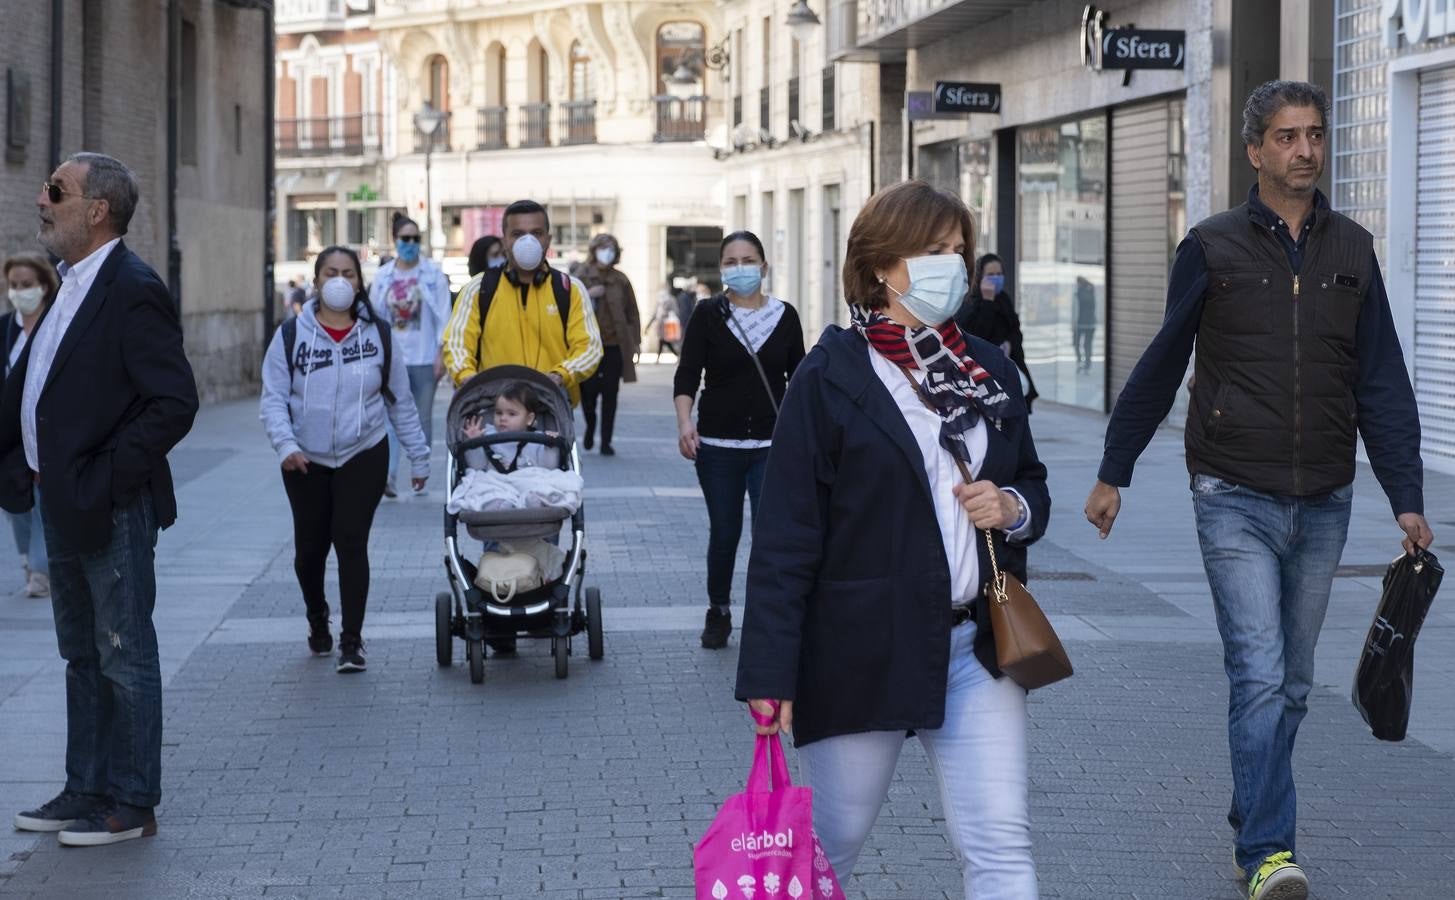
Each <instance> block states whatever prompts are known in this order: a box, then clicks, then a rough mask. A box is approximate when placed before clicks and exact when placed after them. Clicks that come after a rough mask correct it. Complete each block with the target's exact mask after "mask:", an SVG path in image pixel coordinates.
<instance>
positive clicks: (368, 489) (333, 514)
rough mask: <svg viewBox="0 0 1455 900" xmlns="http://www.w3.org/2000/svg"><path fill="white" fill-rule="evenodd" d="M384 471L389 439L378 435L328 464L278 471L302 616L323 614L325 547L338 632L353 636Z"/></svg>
mask: <svg viewBox="0 0 1455 900" xmlns="http://www.w3.org/2000/svg"><path fill="white" fill-rule="evenodd" d="M388 471H389V441H388V440H387V439H386V440H382V441H380V442H379V443H377V444H375V445H374V446H373V447H371V448H370V449H368V450H365V451H364V452H363V453H360V454H359V455H358V456H355V457H354V458H353V459H351V460H349V461H348V462H346V463H344V464H343V465H341V466H339V467H338V468H337V469H330V468H329V467H328V466H320V465H319V464H318V463H309V464H308V471H307V472H306V473H304V472H288V471H285V472H284V473H283V487H284V488H285V489H286V490H287V491H288V503H289V505H290V506H292V507H293V570H294V571H295V572H296V573H298V586H299V587H300V588H301V589H302V590H303V602H304V604H305V606H306V607H307V609H308V621H309V622H310V623H315V624H319V625H322V624H323V623H324V622H326V621H327V620H328V600H327V599H326V598H325V596H324V593H323V571H324V566H325V565H326V564H327V563H328V550H329V548H330V547H332V548H333V550H334V554H335V555H336V556H337V558H338V584H339V606H340V608H341V610H342V613H343V626H342V628H341V629H340V630H341V632H342V633H341V637H342V638H354V639H357V638H359V636H360V634H361V633H362V631H363V628H364V608H365V606H367V605H368V602H369V529H370V528H372V527H373V525H374V511H375V510H376V509H378V508H379V499H380V498H381V497H383V496H384V477H385V475H386V473H387V472H388Z"/></svg>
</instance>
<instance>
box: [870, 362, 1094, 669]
mask: <svg viewBox="0 0 1455 900" xmlns="http://www.w3.org/2000/svg"><path fill="white" fill-rule="evenodd" d="M899 369H900V371H901V372H903V373H904V377H905V379H906V380H908V381H909V384H910V386H911V387H913V388H914V392H915V394H916V395H917V396H918V397H919V399H920V402H921V403H923V404H924V405H925V407H926V408H927V409H929V410H930V411H931V412H933V411H935V407H934V405H933V404H931V403H930V401H929V399H928V398H927V397H925V394H924V389H923V388H921V387H920V384H919V382H918V381H915V380H914V376H913V375H911V374H910V373H909V369H906V368H905V367H904V366H900V367H899ZM955 464H956V465H957V466H959V467H960V477H962V478H964V479H965V483H966V484H970V483H971V482H973V481H974V480H975V479H974V478H973V477H972V476H971V475H970V467H969V466H967V465H965V462H964V460H962V459H960V458H959V457H955ZM985 549H986V550H987V551H988V552H989V554H990V571H991V576H992V577H991V579H990V583H989V584H987V585H986V586H985V597H986V599H987V600H988V601H989V602H990V632H991V634H992V635H993V636H994V637H995V665H996V667H997V668H999V669H1000V671H1002V672H1004V673H1005V674H1006V675H1008V676H1010V680H1011V681H1014V682H1015V683H1016V684H1018V685H1020V686H1021V687H1023V688H1025V689H1026V690H1028V691H1033V690H1035V689H1036V688H1039V687H1045V686H1046V685H1048V684H1055V683H1056V682H1058V681H1060V680H1062V679H1063V678H1070V677H1071V674H1072V673H1071V659H1070V658H1069V657H1068V656H1067V655H1066V648H1065V647H1063V646H1061V639H1060V638H1059V637H1057V636H1056V629H1054V628H1052V627H1051V623H1050V622H1049V621H1047V620H1046V614H1045V613H1043V612H1041V607H1040V605H1039V604H1038V603H1036V598H1035V597H1032V596H1031V592H1030V591H1028V590H1026V586H1025V585H1023V584H1021V581H1020V579H1019V578H1017V577H1015V576H1014V575H1012V574H1011V573H1009V572H1006V571H1003V570H1002V569H1001V568H1000V564H999V563H998V562H997V561H996V559H995V541H994V540H993V539H992V538H991V536H990V532H989V531H987V532H985Z"/></svg>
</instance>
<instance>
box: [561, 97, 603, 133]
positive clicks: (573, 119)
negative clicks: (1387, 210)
mask: <svg viewBox="0 0 1455 900" xmlns="http://www.w3.org/2000/svg"><path fill="white" fill-rule="evenodd" d="M560 135H561V143H562V144H594V143H596V101H595V100H571V101H569V102H566V103H562V104H561V131H560Z"/></svg>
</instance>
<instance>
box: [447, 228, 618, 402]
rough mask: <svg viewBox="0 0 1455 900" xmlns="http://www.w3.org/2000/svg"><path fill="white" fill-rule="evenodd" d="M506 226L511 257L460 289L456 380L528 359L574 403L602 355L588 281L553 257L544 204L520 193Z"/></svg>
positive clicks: (450, 364) (454, 328)
mask: <svg viewBox="0 0 1455 900" xmlns="http://www.w3.org/2000/svg"><path fill="white" fill-rule="evenodd" d="M501 228H502V230H504V232H505V246H506V248H507V250H506V263H505V265H504V266H501V267H500V268H498V269H486V270H485V271H484V272H482V273H480V274H479V275H477V276H475V278H474V279H473V280H472V281H471V282H470V283H469V284H467V285H465V287H463V288H462V289H461V290H460V296H459V298H458V299H457V300H456V302H455V311H454V313H453V314H451V316H450V322H449V326H448V327H447V328H446V329H445V345H444V360H445V366H446V367H447V368H448V369H449V373H450V377H451V378H452V379H453V380H454V382H455V384H456V385H460V384H464V383H465V382H466V381H468V380H469V379H470V378H471V377H473V376H474V375H475V373H477V372H482V371H484V370H486V369H489V368H491V367H493V366H503V365H516V366H526V367H527V368H531V369H535V370H536V371H538V372H544V373H545V374H546V375H548V376H549V377H550V379H551V380H552V381H554V382H555V383H556V384H558V385H560V386H561V388H562V389H563V390H565V391H566V395H567V396H568V397H569V398H570V400H571V405H573V406H574V405H576V404H577V403H579V402H580V400H581V382H583V381H585V380H586V379H587V378H590V377H591V375H592V374H593V373H594V372H595V371H596V367H597V366H598V365H599V364H600V363H601V357H602V349H601V332H600V331H599V330H598V328H597V322H596V315H595V313H594V312H593V311H592V308H591V303H590V302H589V301H588V300H587V297H586V288H585V287H584V286H583V285H582V284H581V282H579V281H577V280H576V279H574V278H572V277H571V276H569V275H568V274H566V273H565V272H562V271H559V270H557V269H554V268H552V267H551V266H550V264H549V263H547V262H546V251H547V250H549V249H550V247H551V221H550V217H549V216H548V215H547V214H546V209H545V207H543V206H541V205H540V204H539V203H537V202H535V201H534V200H517V201H516V202H514V203H512V204H510V206H508V207H506V209H505V215H504V216H503V217H502V218H501Z"/></svg>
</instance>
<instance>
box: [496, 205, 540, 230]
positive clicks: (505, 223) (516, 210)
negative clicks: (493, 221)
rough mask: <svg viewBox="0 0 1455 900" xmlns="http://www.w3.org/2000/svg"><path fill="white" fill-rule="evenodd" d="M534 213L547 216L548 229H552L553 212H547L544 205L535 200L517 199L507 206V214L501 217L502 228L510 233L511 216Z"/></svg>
mask: <svg viewBox="0 0 1455 900" xmlns="http://www.w3.org/2000/svg"><path fill="white" fill-rule="evenodd" d="M534 213H540V214H541V215H543V216H545V217H546V230H547V231H550V230H551V214H550V213H548V212H546V208H545V207H544V206H541V205H540V204H539V203H537V202H535V201H534V200H517V201H515V202H514V203H512V204H510V205H509V206H507V207H505V215H503V216H501V217H500V230H501V231H503V232H505V233H506V234H509V233H510V217H511V216H529V215H532V214H534Z"/></svg>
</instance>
